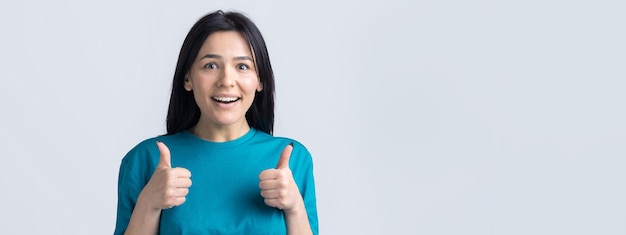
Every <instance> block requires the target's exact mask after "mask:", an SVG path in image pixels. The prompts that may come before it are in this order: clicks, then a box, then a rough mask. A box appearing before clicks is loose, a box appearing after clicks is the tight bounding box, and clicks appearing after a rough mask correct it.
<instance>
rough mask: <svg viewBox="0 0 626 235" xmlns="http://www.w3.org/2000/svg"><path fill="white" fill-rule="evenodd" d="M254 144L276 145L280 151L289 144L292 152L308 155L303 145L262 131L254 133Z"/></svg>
mask: <svg viewBox="0 0 626 235" xmlns="http://www.w3.org/2000/svg"><path fill="white" fill-rule="evenodd" d="M254 142H257V143H261V144H264V145H278V146H280V147H281V149H282V148H285V147H286V146H287V145H289V144H292V145H293V151H294V152H302V153H306V154H307V155H310V152H309V150H308V149H307V147H306V146H305V145H304V144H303V143H301V142H300V141H298V140H295V139H292V138H289V137H283V136H272V135H269V134H267V133H265V132H262V131H256V133H255V136H254Z"/></svg>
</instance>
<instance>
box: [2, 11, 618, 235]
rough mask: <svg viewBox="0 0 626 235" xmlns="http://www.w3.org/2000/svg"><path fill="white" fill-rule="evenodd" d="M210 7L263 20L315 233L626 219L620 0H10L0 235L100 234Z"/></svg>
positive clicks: (609, 229)
mask: <svg viewBox="0 0 626 235" xmlns="http://www.w3.org/2000/svg"><path fill="white" fill-rule="evenodd" d="M217 9H224V10H229V9H237V10H240V11H243V12H244V13H246V14H247V15H248V16H249V17H251V18H252V19H253V20H254V21H255V22H256V23H257V25H258V26H259V27H260V29H261V31H262V32H263V34H264V36H265V39H266V41H267V43H268V47H269V51H270V56H271V59H272V62H273V67H274V68H275V73H276V79H277V110H276V114H277V120H276V130H275V132H276V135H278V136H288V137H292V138H295V139H297V140H299V141H301V142H303V143H304V144H305V145H306V146H307V147H308V148H309V149H310V151H311V152H312V153H313V155H314V163H315V167H316V168H315V174H316V180H317V182H316V183H317V189H318V194H317V196H318V207H319V216H320V226H321V228H320V231H321V232H322V234H481V235H482V234H626V200H625V198H626V185H625V182H626V180H625V179H626V171H625V170H624V168H625V166H626V160H625V159H624V157H625V156H626V149H625V141H626V125H625V124H624V122H625V121H624V120H626V110H625V109H624V103H625V101H626V95H625V94H624V89H625V88H626V82H625V78H626V66H625V65H626V46H625V43H624V42H625V41H626V31H625V28H626V27H625V26H626V14H625V13H624V12H626V3H624V1H591V0H589V1H585V0H580V1H575V0H572V1H565V0H563V1H556V0H555V1H532V0H530V1H528V0H525V1H521V0H519V1H459V0H457V1H451V0H444V1H441V0H439V1H436V0H423V1H404V2H403V1H400V0H388V1H369V2H363V1H308V2H298V3H296V2H293V1H274V2H261V1H230V2H228V3H215V2H213V1H145V0H144V1H119V0H118V1H78V0H76V1H71V0H59V1H43V0H27V1H3V2H2V3H0V29H1V32H2V36H1V37H0V40H1V43H0V108H1V109H2V115H1V116H0V120H1V121H0V125H1V126H0V127H1V130H0V147H1V149H0V151H1V153H0V156H1V158H2V165H3V167H2V170H0V187H1V188H2V190H1V193H0V233H2V234H111V233H112V232H113V227H114V224H115V209H116V203H117V198H116V190H117V188H116V187H117V173H118V167H119V164H120V159H121V158H122V157H123V156H124V154H125V153H126V152H127V151H128V150H129V149H130V148H132V147H133V146H134V145H135V144H137V143H138V142H139V141H141V140H143V139H146V138H149V137H152V136H155V135H159V134H162V133H163V132H164V130H165V128H164V123H165V112H166V110H167V103H168V100H169V90H170V85H171V79H172V75H173V71H174V67H175V63H176V58H177V55H178V51H179V49H180V45H181V44H182V41H183V39H184V36H185V34H186V33H187V31H188V30H189V28H190V27H191V25H192V24H193V23H194V22H195V21H196V20H197V19H198V18H199V17H201V16H202V15H203V14H205V13H207V12H209V11H213V10H217ZM192 190H193V189H192Z"/></svg>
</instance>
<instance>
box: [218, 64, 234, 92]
mask: <svg viewBox="0 0 626 235" xmlns="http://www.w3.org/2000/svg"><path fill="white" fill-rule="evenodd" d="M235 73H236V71H234V69H232V68H228V67H226V68H224V69H223V70H222V72H221V74H220V77H219V79H218V80H217V86H218V87H233V86H234V85H235V76H236V74H235Z"/></svg>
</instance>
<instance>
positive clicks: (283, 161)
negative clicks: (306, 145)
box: [276, 143, 293, 169]
mask: <svg viewBox="0 0 626 235" xmlns="http://www.w3.org/2000/svg"><path fill="white" fill-rule="evenodd" d="M292 150H293V143H290V144H289V145H287V147H285V149H283V152H282V153H281V154H280V159H278V164H276V169H289V157H291V151H292Z"/></svg>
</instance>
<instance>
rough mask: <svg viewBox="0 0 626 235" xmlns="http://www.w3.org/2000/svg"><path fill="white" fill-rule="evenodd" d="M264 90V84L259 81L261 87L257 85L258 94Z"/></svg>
mask: <svg viewBox="0 0 626 235" xmlns="http://www.w3.org/2000/svg"><path fill="white" fill-rule="evenodd" d="M262 90H263V83H262V82H261V81H259V85H257V87H256V91H257V92H261V91H262Z"/></svg>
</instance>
